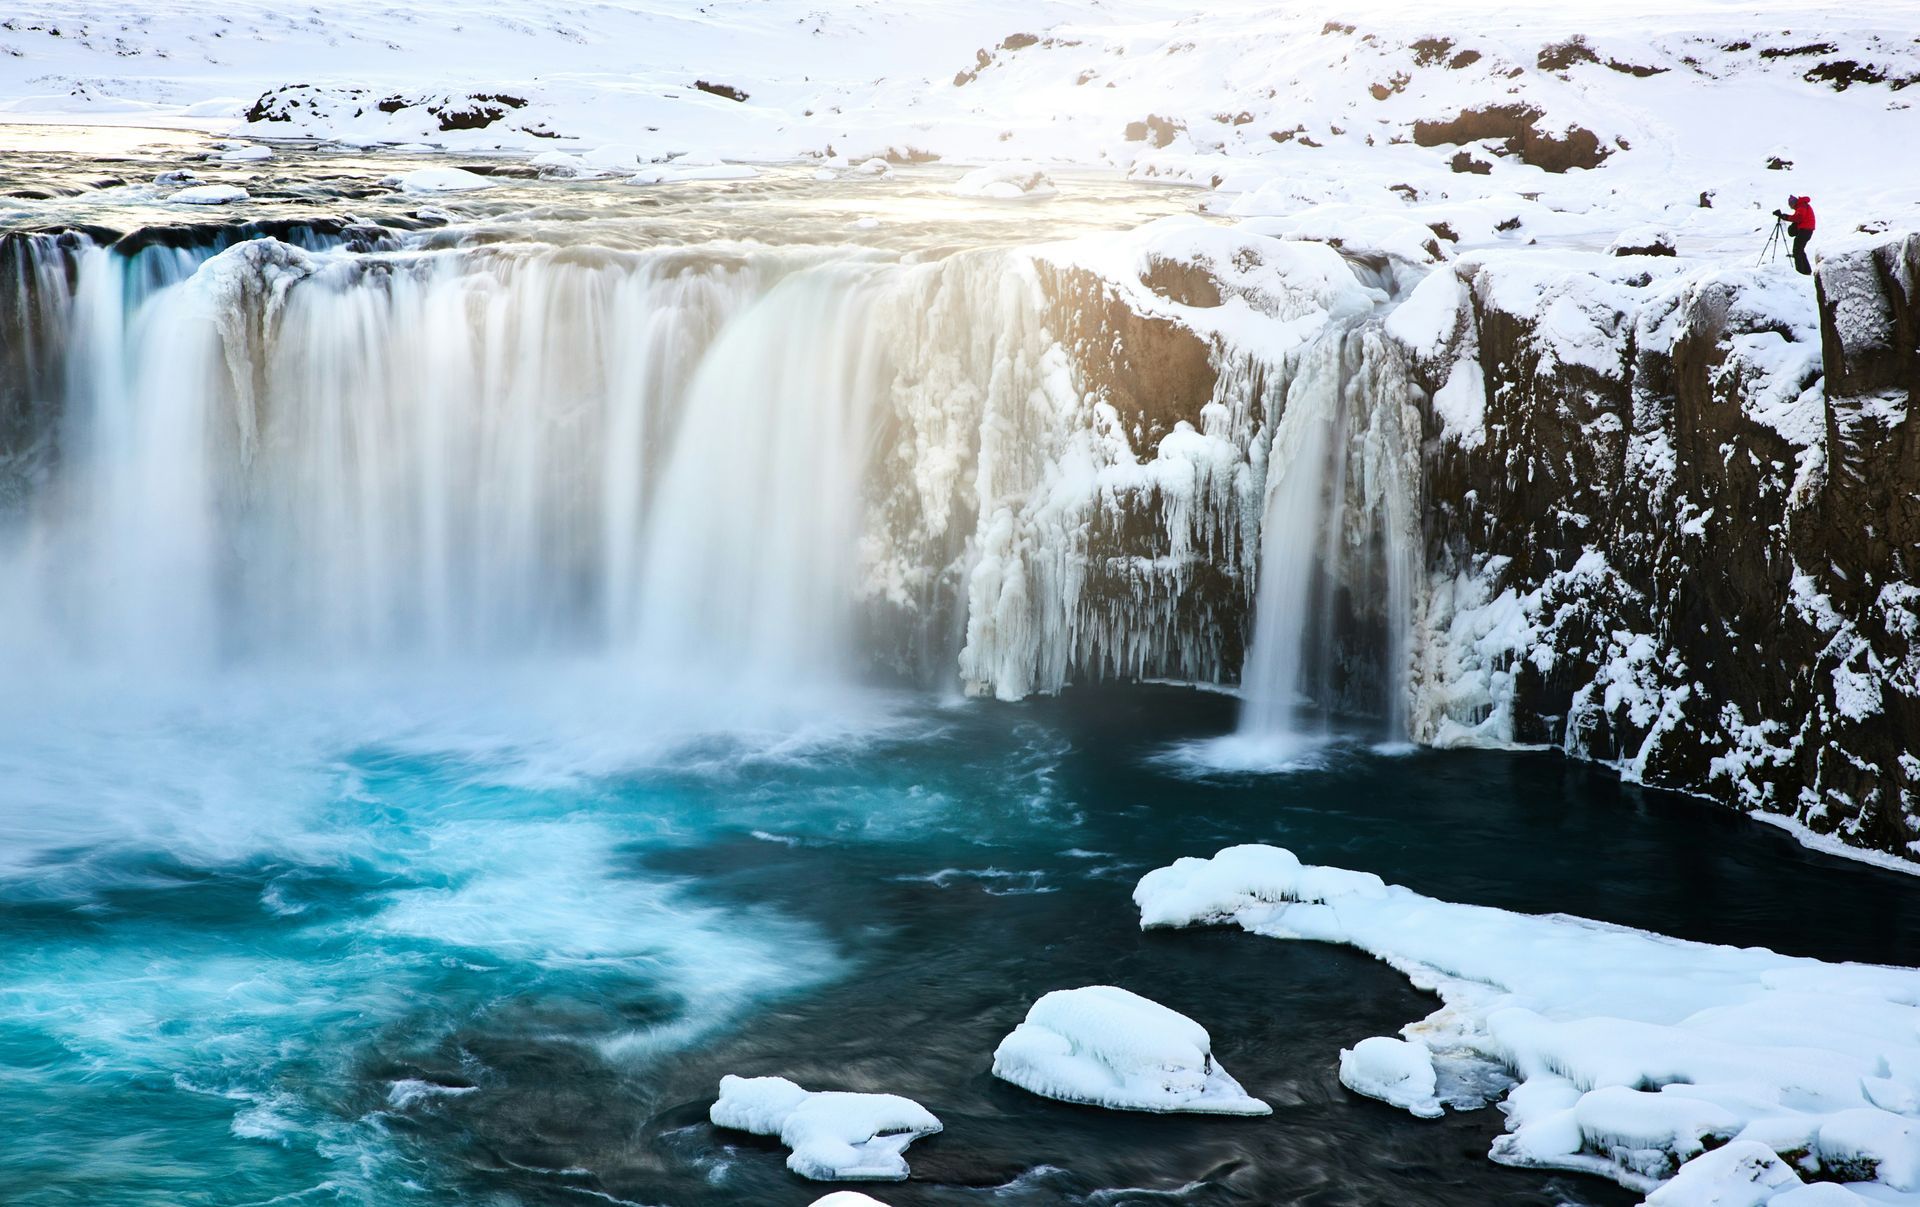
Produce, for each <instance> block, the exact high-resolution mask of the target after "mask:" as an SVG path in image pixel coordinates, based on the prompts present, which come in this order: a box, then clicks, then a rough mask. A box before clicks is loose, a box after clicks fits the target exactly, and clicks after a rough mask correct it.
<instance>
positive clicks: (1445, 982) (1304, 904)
mask: <svg viewBox="0 0 1920 1207" xmlns="http://www.w3.org/2000/svg"><path fill="white" fill-rule="evenodd" d="M1134 900H1135V902H1136V904H1137V905H1138V906H1139V908H1140V916H1141V925H1142V926H1146V927H1151V926H1189V925H1198V924H1207V923H1234V924H1237V925H1239V926H1242V927H1244V928H1245V929H1247V930H1249V931H1252V932H1254V933H1256V934H1262V935H1267V936H1270V937H1274V938H1294V939H1315V940H1320V941H1323V942H1332V943H1346V944H1350V945H1352V946H1354V947H1358V948H1360V949H1361V950H1363V951H1366V952H1369V953H1371V954H1373V955H1375V956H1377V957H1379V958H1380V959H1382V960H1384V961H1386V962H1387V963H1389V964H1391V965H1392V966H1393V967H1395V968H1396V969H1398V970H1400V971H1401V972H1403V973H1405V974H1406V975H1407V976H1408V977H1409V979H1411V980H1412V981H1413V983H1414V984H1415V985H1417V986H1419V987H1420V988H1422V989H1427V990H1431V991H1433V992H1435V993H1437V994H1438V995H1439V996H1440V999H1441V1003H1442V1005H1441V1007H1440V1009H1438V1010H1436V1011H1435V1012H1434V1013H1433V1014H1432V1015H1430V1016H1429V1017H1427V1018H1426V1019H1424V1020H1421V1021H1418V1022H1415V1023H1411V1024H1409V1025H1408V1026H1407V1027H1406V1029H1405V1035H1406V1037H1407V1040H1408V1045H1407V1047H1406V1048H1393V1047H1389V1046H1387V1045H1390V1044H1392V1043H1394V1042H1395V1041H1392V1040H1385V1039H1382V1038H1378V1037H1376V1038H1374V1039H1368V1040H1363V1041H1362V1042H1361V1043H1360V1044H1359V1045H1356V1047H1355V1048H1354V1049H1353V1050H1352V1051H1351V1052H1348V1053H1343V1054H1342V1058H1341V1072H1342V1079H1343V1080H1344V1081H1346V1082H1347V1083H1348V1084H1349V1085H1352V1086H1354V1088H1356V1089H1358V1090H1359V1091H1360V1092H1363V1093H1374V1092H1376V1091H1382V1092H1380V1093H1379V1094H1378V1096H1380V1097H1383V1098H1386V1099H1388V1100H1389V1101H1394V1102H1396V1104H1398V1105H1402V1106H1405V1107H1407V1109H1409V1110H1413V1111H1414V1112H1415V1113H1419V1114H1430V1113H1434V1109H1435V1108H1436V1106H1437V1104H1435V1103H1434V1102H1433V1100H1432V1099H1431V1097H1430V1096H1423V1095H1420V1094H1416V1093H1414V1092H1413V1091H1415V1090H1418V1089H1423V1088H1425V1087H1426V1086H1427V1085H1428V1084H1429V1080H1428V1079H1429V1078H1430V1077H1431V1076H1432V1070H1433V1065H1438V1066H1439V1067H1440V1068H1441V1070H1442V1071H1444V1070H1445V1069H1446V1068H1448V1067H1452V1066H1455V1065H1460V1066H1465V1065H1467V1064H1470V1063H1472V1062H1484V1061H1493V1062H1497V1063H1498V1064H1500V1065H1502V1066H1504V1067H1505V1068H1507V1069H1508V1070H1509V1071H1510V1072H1511V1073H1512V1075H1513V1076H1514V1077H1515V1078H1516V1079H1517V1080H1518V1081H1519V1084H1518V1086H1517V1087H1516V1088H1514V1089H1513V1090H1512V1092H1511V1093H1510V1094H1508V1096H1507V1098H1506V1100H1505V1101H1504V1102H1503V1103H1502V1104H1501V1109H1502V1110H1503V1111H1504V1112H1505V1114H1506V1116H1507V1121H1506V1125H1507V1134H1506V1135H1503V1136H1501V1137H1500V1138H1499V1139H1497V1140H1496V1141H1495V1142H1494V1144H1493V1148H1492V1152H1491V1153H1490V1155H1491V1157H1492V1158H1493V1159H1494V1160H1495V1161H1498V1162H1501V1163H1502V1164H1509V1165H1522V1166H1539V1167H1546V1168H1556V1169H1569V1170H1579V1171H1583V1172H1589V1173H1597V1174H1603V1175H1606V1176H1609V1177H1612V1178H1613V1179H1614V1180H1616V1181H1618V1182H1619V1183H1620V1184H1621V1185H1623V1186H1627V1187H1629V1188H1633V1189H1637V1190H1642V1191H1649V1192H1657V1193H1659V1194H1661V1195H1664V1196H1665V1197H1661V1198H1657V1199H1655V1200H1653V1201H1655V1202H1658V1203H1661V1204H1663V1205H1664V1204H1676V1205H1677V1204H1694V1203H1702V1204H1705V1203H1756V1204H1757V1203H1776V1204H1802V1203H1804V1204H1813V1203H1817V1202H1820V1201H1823V1200H1831V1201H1836V1202H1838V1201H1844V1200H1842V1199H1840V1198H1838V1197H1837V1195H1838V1194H1840V1193H1843V1192H1839V1191H1833V1190H1828V1189H1825V1188H1823V1187H1820V1186H1807V1187H1805V1188H1802V1187H1801V1183H1802V1182H1808V1183H1812V1182H1816V1181H1818V1182H1847V1183H1858V1184H1860V1187H1861V1191H1862V1193H1863V1194H1865V1195H1866V1196H1867V1197H1869V1198H1871V1199H1872V1200H1873V1201H1876V1202H1908V1203H1915V1202H1920V1121H1916V1118H1915V1116H1914V1114H1913V1113H1912V1112H1913V1111H1914V1109H1915V1107H1916V1104H1920V970H1915V969H1908V968H1890V967H1879V966H1873V965H1862V964H1836V963H1823V962H1821V961H1818V960H1812V959H1803V958H1795V957H1789V956H1782V955H1777V954H1775V953H1773V952H1771V951H1767V950H1764V949H1762V948H1743V949H1742V948H1730V947H1717V946H1712V945H1709V944H1703V943H1692V942H1686V941H1683V940H1679V939H1672V938H1667V937H1665V936H1661V935H1656V934H1650V933H1647V932H1645V931H1639V930H1632V929H1629V928H1626V927H1621V926H1612V925H1608V924H1605V923H1601V922H1593V921H1589V920H1587V919H1583V918H1574V917H1568V916H1566V915H1557V914H1556V915H1545V916H1537V917H1536V916H1529V915H1522V914H1514V913H1509V912H1507V911H1504V910H1497V909H1489V908H1485V907H1481V906H1472V905H1459V904H1453V903H1450V902H1445V901H1438V900H1434V899H1432V898H1429V897H1423V896H1421V895H1419V894H1417V893H1415V892H1413V891H1412V890H1410V889H1406V888H1402V887H1400V886H1397V885H1394V886H1389V885H1387V884H1385V883H1383V882H1382V881H1381V880H1380V878H1379V877H1377V876H1373V875H1371V874H1369V873H1364V872H1353V871H1347V870H1344V869H1340V868H1333V867H1315V866H1310V865H1305V864H1302V863H1301V862H1300V860H1299V859H1297V858H1296V857H1295V856H1294V855H1293V854H1292V853H1291V852H1288V851H1286V850H1283V849H1281V848H1278V847H1270V846H1239V847H1229V848H1227V849H1226V850H1223V851H1221V852H1220V853H1219V854H1217V855H1215V856H1214V857H1213V858H1211V859H1192V858H1188V859H1180V860H1178V861H1176V862H1175V863H1173V864H1172V865H1170V866H1167V867H1163V868H1158V869H1156V870H1154V871H1151V872H1149V873H1147V874H1146V875H1145V876H1144V877H1142V878H1141V880H1140V883H1139V885H1138V887H1137V888H1136V889H1135V891H1134ZM1415 1045H1418V1047H1419V1048H1420V1049H1423V1050H1424V1051H1428V1052H1431V1059H1432V1064H1431V1065H1423V1063H1422V1061H1421V1060H1420V1059H1418V1058H1417V1056H1416V1055H1415V1053H1414V1052H1412V1051H1411V1050H1410V1049H1411V1048H1413V1047H1414V1046H1415ZM1766 1156H1774V1157H1775V1159H1774V1160H1772V1161H1769V1160H1766V1159H1765V1157H1766ZM1846 1193H1850V1192H1846ZM1740 1196H1746V1197H1740ZM1794 1196H1799V1197H1794Z"/></svg>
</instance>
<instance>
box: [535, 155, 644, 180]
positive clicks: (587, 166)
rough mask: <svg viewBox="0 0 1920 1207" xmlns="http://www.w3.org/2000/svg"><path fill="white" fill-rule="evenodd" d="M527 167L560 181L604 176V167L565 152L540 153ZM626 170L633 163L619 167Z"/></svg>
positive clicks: (628, 162) (583, 157) (629, 161)
mask: <svg viewBox="0 0 1920 1207" xmlns="http://www.w3.org/2000/svg"><path fill="white" fill-rule="evenodd" d="M527 164H528V166H529V167H532V168H536V169H538V170H539V172H540V175H542V176H551V177H554V178H556V179H560V180H574V179H581V178H589V177H594V176H600V175H604V174H605V173H606V171H607V170H608V169H607V167H606V166H605V165H600V164H594V163H589V162H588V161H587V158H586V157H585V156H582V155H571V154H568V153H567V152H565V151H542V152H541V153H540V154H538V155H536V156H534V157H533V158H532V159H529V160H528V161H527ZM619 166H620V168H622V169H626V168H631V167H633V161H632V160H631V159H629V160H628V161H627V162H626V163H624V164H621V165H619Z"/></svg>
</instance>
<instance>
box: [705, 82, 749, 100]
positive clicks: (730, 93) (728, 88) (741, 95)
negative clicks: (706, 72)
mask: <svg viewBox="0 0 1920 1207" xmlns="http://www.w3.org/2000/svg"><path fill="white" fill-rule="evenodd" d="M693 86H694V87H695V88H698V89H699V90H700V91H702V92H704V93H706V94H707V95H709V96H717V97H721V98H724V99H726V100H730V101H740V102H742V103H745V101H746V99H747V94H746V93H745V92H742V91H741V90H740V89H738V88H735V87H734V86H733V85H731V84H714V83H710V82H708V81H706V80H695V81H694V82H693Z"/></svg>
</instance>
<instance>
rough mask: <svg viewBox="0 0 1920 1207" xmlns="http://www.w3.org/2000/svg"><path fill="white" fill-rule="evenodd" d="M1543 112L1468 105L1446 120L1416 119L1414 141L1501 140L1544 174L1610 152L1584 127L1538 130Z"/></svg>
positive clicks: (1596, 162)
mask: <svg viewBox="0 0 1920 1207" xmlns="http://www.w3.org/2000/svg"><path fill="white" fill-rule="evenodd" d="M1543 116H1545V115H1544V114H1543V113H1542V112H1541V111H1540V110H1539V109H1536V108H1534V107H1533V106H1532V105H1523V104H1511V105H1490V106H1487V107H1485V108H1481V109H1467V110H1463V111H1462V112H1461V114H1460V116H1458V117H1456V118H1453V119H1451V120H1449V121H1417V122H1415V123H1414V124H1413V141H1414V142H1416V143H1418V144H1419V145H1421V146H1423V147H1437V146H1440V145H1442V144H1444V143H1454V144H1456V145H1465V144H1468V143H1477V142H1481V141H1483V140H1487V139H1496V140H1503V141H1504V142H1505V144H1506V150H1507V153H1508V154H1510V155H1517V156H1519V157H1520V160H1521V162H1522V163H1528V164H1532V165H1533V166H1534V167H1536V168H1540V169H1542V170H1544V171H1548V172H1565V171H1567V170H1568V169H1569V168H1597V167H1599V166H1600V165H1601V164H1602V163H1603V162H1605V161H1606V159H1607V157H1608V156H1609V155H1611V154H1612V153H1613V152H1612V151H1611V150H1610V149H1609V148H1607V147H1603V146H1601V145H1600V138H1599V136H1598V135H1596V134H1595V133H1594V132H1593V131H1591V130H1588V129H1586V128H1585V127H1582V126H1572V127H1569V128H1568V129H1567V132H1566V133H1565V134H1564V135H1555V134H1547V133H1543V132H1542V131H1541V130H1540V129H1539V122H1540V119H1541V117H1543ZM1462 170H1467V171H1471V170H1474V169H1462V168H1460V167H1455V168H1454V171H1456V172H1458V171H1462Z"/></svg>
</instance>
